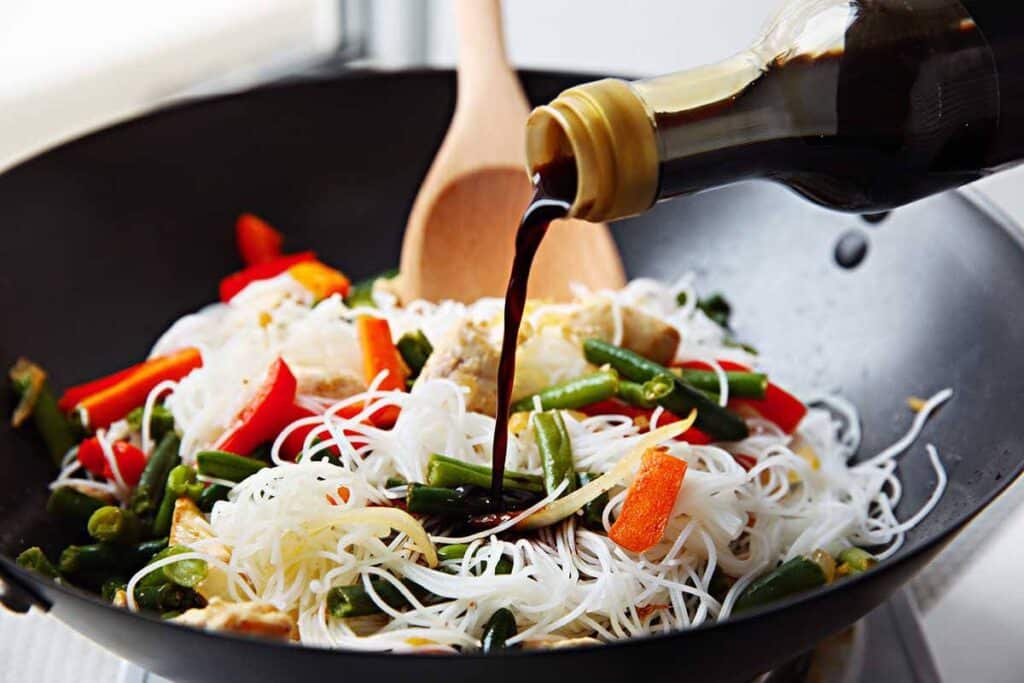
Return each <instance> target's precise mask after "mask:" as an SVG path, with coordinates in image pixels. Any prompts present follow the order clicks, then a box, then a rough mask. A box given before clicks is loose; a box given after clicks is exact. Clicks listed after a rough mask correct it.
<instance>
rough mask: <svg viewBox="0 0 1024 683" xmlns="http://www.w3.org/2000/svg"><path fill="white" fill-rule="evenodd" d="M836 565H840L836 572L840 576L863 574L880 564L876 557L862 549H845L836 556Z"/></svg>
mask: <svg viewBox="0 0 1024 683" xmlns="http://www.w3.org/2000/svg"><path fill="white" fill-rule="evenodd" d="M836 563H837V564H838V565H839V566H838V567H837V568H836V571H837V572H838V574H839V575H840V576H850V575H852V574H861V573H863V572H866V571H867V570H869V569H871V568H872V567H874V566H875V565H876V564H878V560H877V559H875V556H874V555H872V554H871V553H869V552H868V551H866V550H864V549H862V548H855V547H850V548H843V549H842V550H840V551H839V554H838V555H836Z"/></svg>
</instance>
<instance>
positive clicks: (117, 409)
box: [75, 347, 203, 429]
mask: <svg viewBox="0 0 1024 683" xmlns="http://www.w3.org/2000/svg"><path fill="white" fill-rule="evenodd" d="M202 365H203V358H202V356H201V355H200V354H199V350H198V349H194V348H191V347H189V348H186V349H182V350H181V351H178V352H176V353H172V354H170V355H167V356H158V357H157V358H151V359H150V360H147V361H146V362H145V363H142V364H140V365H138V366H136V367H135V368H132V369H131V370H132V371H131V372H128V371H124V372H125V374H124V376H123V377H122V378H121V379H120V380H118V381H117V382H115V383H113V384H111V385H109V386H107V387H106V388H104V389H101V390H100V391H98V392H96V393H94V394H90V395H88V396H86V397H85V398H84V399H82V400H80V401H79V402H78V403H77V404H76V405H75V410H77V411H78V412H79V414H80V415H81V416H82V423H83V424H85V425H86V426H87V427H89V428H91V429H100V428H102V427H106V426H107V425H109V424H110V423H111V422H114V421H115V420H120V419H121V418H122V417H124V416H125V415H127V414H128V413H129V412H131V410H132V409H133V408H136V407H138V406H141V405H142V404H143V403H145V402H146V397H147V396H149V392H150V391H152V390H153V387H155V386H156V385H157V384H160V382H163V381H166V380H172V381H177V380H180V379H181V378H182V377H185V376H186V375H187V374H189V373H190V372H192V371H193V370H195V369H196V368H198V367H202ZM119 374H120V373H119ZM108 379H109V378H108ZM104 381H105V380H104Z"/></svg>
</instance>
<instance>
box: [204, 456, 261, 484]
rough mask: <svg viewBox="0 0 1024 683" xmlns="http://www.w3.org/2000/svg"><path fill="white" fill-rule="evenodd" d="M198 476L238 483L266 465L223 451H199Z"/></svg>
mask: <svg viewBox="0 0 1024 683" xmlns="http://www.w3.org/2000/svg"><path fill="white" fill-rule="evenodd" d="M196 465H197V466H198V467H199V474H202V475H203V476H206V477H213V478H215V479H226V480H228V481H233V482H240V481H243V480H245V479H247V478H248V477H251V476H252V475H254V474H256V473H257V472H259V471H260V470H262V469H263V468H265V467H267V463H265V462H262V461H260V460H256V459H254V458H247V457H245V456H242V455H235V454H234V453H227V452H225V451H200V452H199V453H197V454H196Z"/></svg>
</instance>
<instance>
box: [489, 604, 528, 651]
mask: <svg viewBox="0 0 1024 683" xmlns="http://www.w3.org/2000/svg"><path fill="white" fill-rule="evenodd" d="M518 630H519V629H518V627H517V626H516V617H515V615H514V614H512V612H511V611H510V610H508V609H506V608H504V607H502V608H501V609H498V610H497V611H495V613H494V614H492V615H491V618H490V619H488V620H487V623H486V624H484V631H483V633H482V634H481V636H480V646H481V649H482V650H483V651H484V652H497V651H499V650H506V649H509V648H510V646H509V644H508V639H509V638H511V637H512V636H514V635H515V634H516V633H517V632H518Z"/></svg>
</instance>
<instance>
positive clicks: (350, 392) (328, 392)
mask: <svg viewBox="0 0 1024 683" xmlns="http://www.w3.org/2000/svg"><path fill="white" fill-rule="evenodd" d="M299 390H300V391H301V392H302V393H306V394H315V395H316V396H323V397H324V398H332V399H334V400H336V401H340V400H342V399H343V398H348V397H349V396H355V395H356V394H358V393H360V392H363V391H366V384H364V383H363V380H362V378H361V377H359V376H357V375H355V374H353V373H350V372H341V373H338V374H337V375H334V376H331V377H318V378H316V379H310V380H303V381H301V382H299Z"/></svg>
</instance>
